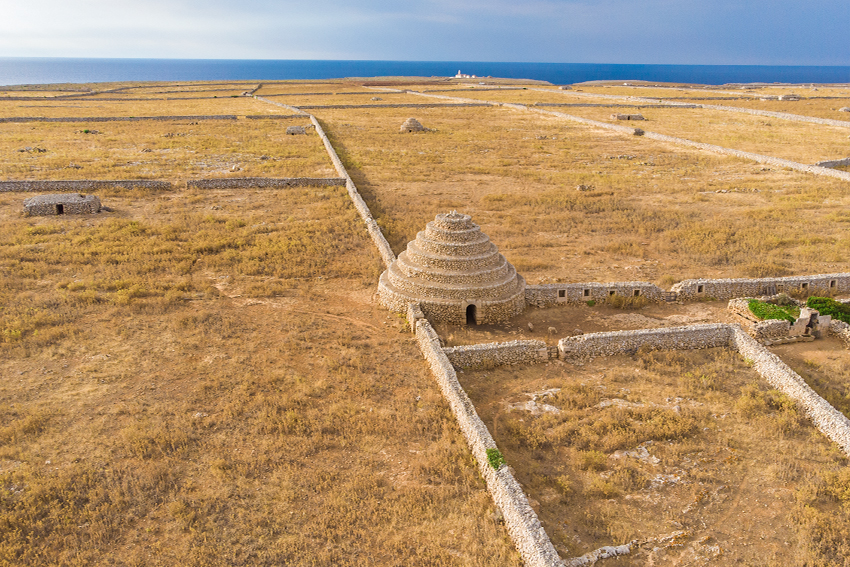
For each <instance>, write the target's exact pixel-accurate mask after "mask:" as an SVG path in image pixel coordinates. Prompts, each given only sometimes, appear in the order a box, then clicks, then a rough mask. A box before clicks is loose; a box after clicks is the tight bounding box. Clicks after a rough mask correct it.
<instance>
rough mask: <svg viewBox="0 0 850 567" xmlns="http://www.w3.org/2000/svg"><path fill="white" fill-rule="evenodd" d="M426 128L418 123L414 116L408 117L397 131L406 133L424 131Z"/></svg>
mask: <svg viewBox="0 0 850 567" xmlns="http://www.w3.org/2000/svg"><path fill="white" fill-rule="evenodd" d="M426 130H427V128H425V126H423V125H422V124H420V123H419V121H418V120H417V119H415V118H408V119H407V120H405V121H404V124H402V125H401V128H399V133H401V134H406V133H408V132H425V131H426Z"/></svg>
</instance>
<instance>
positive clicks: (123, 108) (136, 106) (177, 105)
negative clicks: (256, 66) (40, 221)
mask: <svg viewBox="0 0 850 567" xmlns="http://www.w3.org/2000/svg"><path fill="white" fill-rule="evenodd" d="M122 98H126V97H117V96H114V95H113V96H111V97H110V98H108V99H98V98H94V97H86V98H80V99H74V100H61V99H60V100H45V101H29V100H27V101H20V100H14V101H13V100H7V101H4V100H2V99H0V118H6V117H12V116H47V117H57V118H58V117H66V116H70V117H77V116H186V115H204V114H235V115H246V114H292V112H291V111H288V110H286V109H285V108H281V107H279V106H275V105H272V104H266V103H262V102H260V101H256V100H254V99H253V98H249V97H242V96H240V97H236V98H233V97H229V96H228V97H222V98H218V99H215V98H209V99H201V100H169V101H159V100H151V101H126V100H122Z"/></svg>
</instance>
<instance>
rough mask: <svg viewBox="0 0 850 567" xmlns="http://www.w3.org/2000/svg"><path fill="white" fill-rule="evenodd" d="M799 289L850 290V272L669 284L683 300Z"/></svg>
mask: <svg viewBox="0 0 850 567" xmlns="http://www.w3.org/2000/svg"><path fill="white" fill-rule="evenodd" d="M799 289H810V290H812V291H816V290H824V291H831V292H832V293H850V273H838V274H817V275H807V276H787V277H781V278H752V279H747V278H732V279H718V280H708V279H696V280H683V281H680V282H679V283H677V284H674V285H673V286H672V287H671V288H670V290H671V291H673V292H675V293H676V294H677V296H678V298H679V299H684V300H694V299H701V298H714V299H723V300H725V299H734V298H736V297H760V296H763V295H775V294H777V293H781V292H783V291H786V292H787V291H793V290H799Z"/></svg>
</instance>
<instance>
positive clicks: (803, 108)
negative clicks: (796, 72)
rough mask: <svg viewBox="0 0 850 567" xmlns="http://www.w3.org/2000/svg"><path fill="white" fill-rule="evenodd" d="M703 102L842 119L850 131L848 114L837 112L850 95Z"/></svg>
mask: <svg viewBox="0 0 850 567" xmlns="http://www.w3.org/2000/svg"><path fill="white" fill-rule="evenodd" d="M705 102H706V103H707V104H722V105H724V106H737V107H742V108H753V109H756V110H769V111H771V112H788V113H790V114H799V115H801V116H813V117H815V118H829V119H830V120H842V121H844V122H847V127H848V132H850V116H848V114H847V113H846V112H839V109H840V108H843V107H845V106H848V105H850V97H848V98H846V99H841V100H835V99H807V100H800V101H796V102H795V101H785V100H758V99H755V100H724V101H720V102H717V103H712V102H711V101H705ZM848 135H850V134H848ZM848 151H850V150H848Z"/></svg>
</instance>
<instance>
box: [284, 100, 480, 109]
mask: <svg viewBox="0 0 850 567" xmlns="http://www.w3.org/2000/svg"><path fill="white" fill-rule="evenodd" d="M474 106H493V105H492V104H487V103H483V102H482V103H472V102H447V103H438V102H434V103H427V102H426V103H421V104H417V103H415V102H409V103H400V104H313V105H305V106H301V107H299V108H309V109H311V110H322V109H324V110H334V109H343V108H468V107H474Z"/></svg>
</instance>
